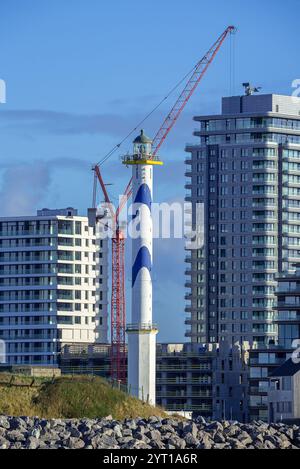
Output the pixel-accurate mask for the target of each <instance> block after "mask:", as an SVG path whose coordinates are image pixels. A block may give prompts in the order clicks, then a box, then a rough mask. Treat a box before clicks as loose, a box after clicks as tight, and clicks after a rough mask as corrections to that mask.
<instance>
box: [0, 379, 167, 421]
mask: <svg viewBox="0 0 300 469" xmlns="http://www.w3.org/2000/svg"><path fill="white" fill-rule="evenodd" d="M9 380H10V376H9V375H6V377H4V375H3V374H1V373H0V383H1V382H3V381H5V382H9ZM15 382H16V383H20V384H30V383H31V382H32V378H30V377H17V378H16V379H15ZM37 383H38V384H40V386H39V387H18V386H10V387H8V386H6V385H3V384H0V414H6V415H13V416H22V415H26V416H38V417H41V418H47V419H50V418H85V417H86V418H101V417H105V416H107V415H112V416H113V418H115V419H119V420H121V419H124V418H126V417H130V418H135V417H142V418H147V417H150V416H152V415H156V416H165V414H164V411H163V409H161V408H159V407H152V406H149V405H148V404H145V403H143V402H141V401H139V400H138V399H135V398H132V397H130V396H128V395H127V394H126V393H124V392H122V391H119V390H117V389H112V388H111V386H109V385H108V384H107V383H106V381H105V380H103V379H101V378H99V377H89V376H75V377H67V376H65V377H61V378H56V379H55V380H53V381H52V380H51V381H49V380H43V379H37V380H35V384H37Z"/></svg>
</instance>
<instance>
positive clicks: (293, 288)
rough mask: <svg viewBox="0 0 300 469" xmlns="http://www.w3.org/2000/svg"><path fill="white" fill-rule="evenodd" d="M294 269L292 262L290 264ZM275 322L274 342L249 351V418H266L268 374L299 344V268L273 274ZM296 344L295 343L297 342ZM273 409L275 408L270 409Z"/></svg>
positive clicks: (286, 358)
mask: <svg viewBox="0 0 300 469" xmlns="http://www.w3.org/2000/svg"><path fill="white" fill-rule="evenodd" d="M292 267H293V268H294V269H295V267H296V266H292ZM276 281H277V288H276V291H275V296H276V302H275V305H274V314H275V324H276V325H277V327H278V339H277V341H276V344H273V345H269V346H265V347H260V348H258V349H253V350H251V351H250V377H249V384H250V386H249V395H250V402H249V411H250V419H251V420H268V419H269V417H270V414H269V397H268V396H269V385H270V376H273V374H274V373H275V374H276V373H277V372H276V370H277V369H278V367H280V366H281V365H282V364H284V363H285V362H286V361H287V360H288V359H289V358H290V357H291V356H292V355H293V354H295V353H296V350H297V347H299V345H300V344H299V339H300V269H299V266H298V267H297V268H296V271H294V272H293V273H292V272H291V273H286V274H282V275H280V276H279V277H277V278H276ZM297 344H298V345H297ZM274 412H276V410H275V409H274Z"/></svg>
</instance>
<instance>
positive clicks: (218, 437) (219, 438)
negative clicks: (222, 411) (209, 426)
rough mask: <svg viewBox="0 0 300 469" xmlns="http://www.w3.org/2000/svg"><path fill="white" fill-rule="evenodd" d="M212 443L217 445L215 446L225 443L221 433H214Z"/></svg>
mask: <svg viewBox="0 0 300 469" xmlns="http://www.w3.org/2000/svg"><path fill="white" fill-rule="evenodd" d="M214 441H215V443H217V444H222V443H225V442H226V438H225V436H224V435H223V433H221V432H218V433H216V434H215V436H214Z"/></svg>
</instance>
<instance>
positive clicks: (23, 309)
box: [0, 208, 107, 366]
mask: <svg viewBox="0 0 300 469" xmlns="http://www.w3.org/2000/svg"><path fill="white" fill-rule="evenodd" d="M90 214H91V215H92V212H90ZM94 221H95V218H93V217H92V218H90V219H89V218H88V217H80V216H78V214H77V211H76V210H74V209H73V208H68V209H63V210H47V209H44V210H40V211H38V213H37V216H30V217H16V218H0V340H3V341H4V342H5V344H6V355H7V359H6V362H7V364H8V365H41V366H55V365H56V364H57V362H58V357H59V353H60V350H61V347H62V346H63V345H65V344H68V343H73V342H77V343H82V344H88V343H94V342H106V341H107V254H106V245H105V243H106V241H103V240H100V239H97V237H96V229H95V223H94Z"/></svg>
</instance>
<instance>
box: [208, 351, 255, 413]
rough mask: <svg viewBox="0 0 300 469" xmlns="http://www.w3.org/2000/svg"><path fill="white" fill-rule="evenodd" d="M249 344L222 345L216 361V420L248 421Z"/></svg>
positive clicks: (214, 360)
mask: <svg viewBox="0 0 300 469" xmlns="http://www.w3.org/2000/svg"><path fill="white" fill-rule="evenodd" d="M248 376H249V344H248V343H247V342H245V343H243V344H242V345H239V344H236V345H234V346H233V347H230V346H229V344H228V343H224V342H221V343H220V345H219V348H218V350H217V354H216V357H215V358H214V359H213V418H214V419H215V420H237V421H239V422H248V420H249V402H248Z"/></svg>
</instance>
